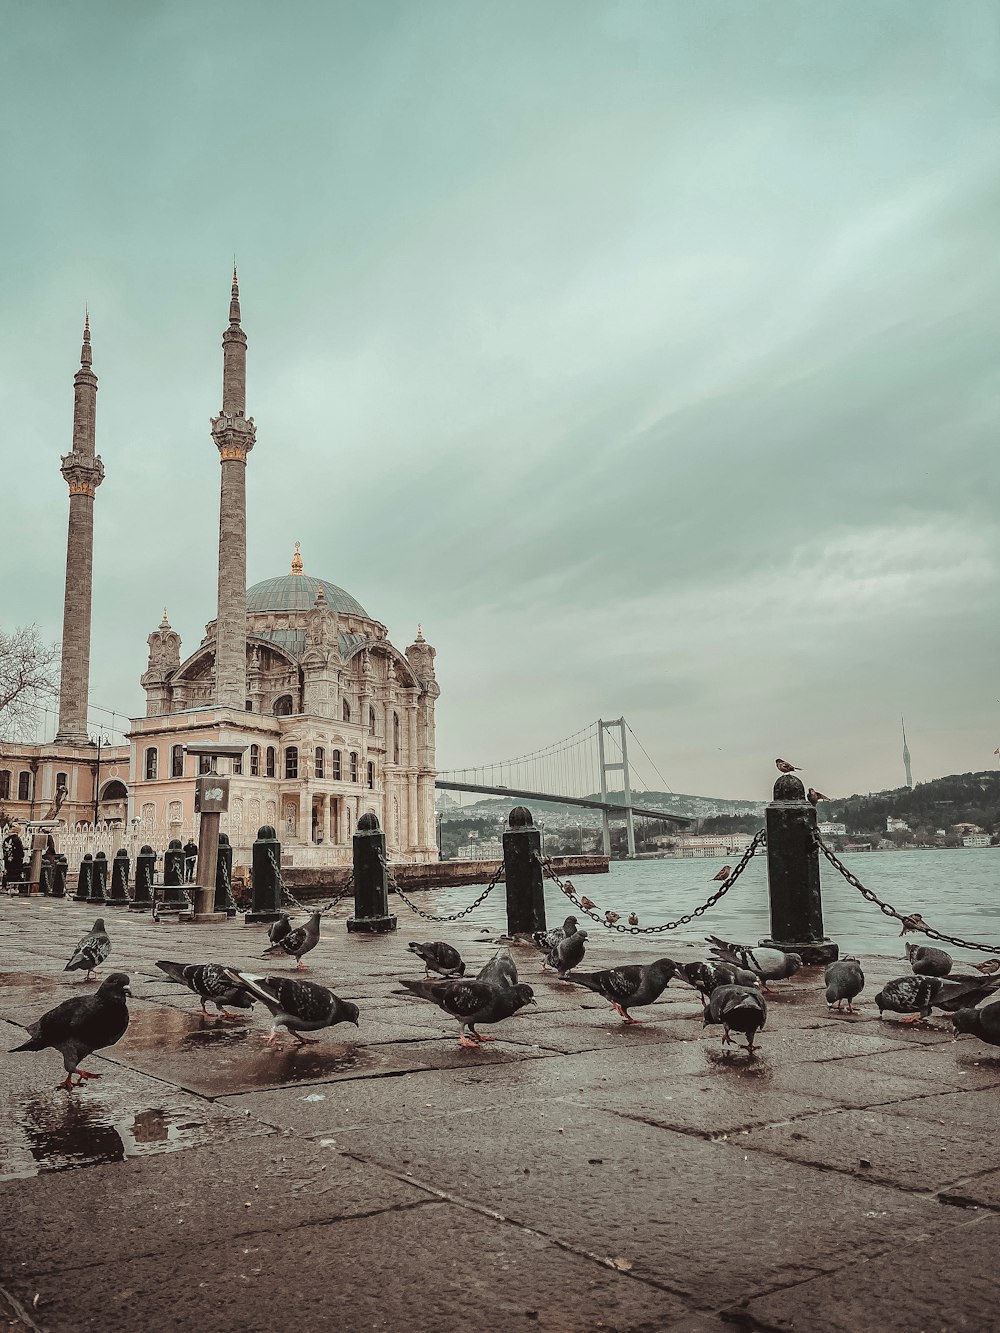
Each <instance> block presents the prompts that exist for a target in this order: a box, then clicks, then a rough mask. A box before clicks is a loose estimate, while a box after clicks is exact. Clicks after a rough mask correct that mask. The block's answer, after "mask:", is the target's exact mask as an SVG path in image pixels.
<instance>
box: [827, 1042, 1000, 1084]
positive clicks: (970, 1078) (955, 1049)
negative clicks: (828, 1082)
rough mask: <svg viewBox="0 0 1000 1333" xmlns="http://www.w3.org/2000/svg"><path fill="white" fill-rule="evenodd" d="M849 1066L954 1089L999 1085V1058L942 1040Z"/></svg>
mask: <svg viewBox="0 0 1000 1333" xmlns="http://www.w3.org/2000/svg"><path fill="white" fill-rule="evenodd" d="M851 1063H852V1064H854V1065H856V1066H857V1067H858V1068H859V1069H865V1070H868V1071H869V1072H870V1073H875V1074H879V1075H888V1076H890V1077H891V1076H892V1075H894V1074H899V1075H900V1077H902V1078H909V1079H917V1080H919V1081H920V1082H927V1083H929V1084H934V1083H939V1084H945V1085H947V1086H949V1087H953V1088H989V1087H996V1086H997V1085H1000V1055H998V1056H982V1055H980V1054H978V1053H977V1054H976V1055H973V1054H972V1052H971V1049H970V1043H968V1042H956V1041H950V1040H949V1041H944V1042H940V1043H937V1044H935V1045H933V1046H920V1047H918V1048H913V1049H910V1050H905V1051H904V1050H897V1051H887V1052H885V1053H884V1054H882V1055H879V1056H862V1057H861V1058H860V1059H857V1060H852V1061H851Z"/></svg>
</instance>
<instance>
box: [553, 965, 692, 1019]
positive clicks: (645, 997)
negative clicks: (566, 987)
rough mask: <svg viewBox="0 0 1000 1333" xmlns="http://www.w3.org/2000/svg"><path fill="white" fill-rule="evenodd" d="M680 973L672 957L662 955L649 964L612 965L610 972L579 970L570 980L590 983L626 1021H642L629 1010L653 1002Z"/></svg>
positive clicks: (588, 987)
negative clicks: (613, 966) (672, 978)
mask: <svg viewBox="0 0 1000 1333" xmlns="http://www.w3.org/2000/svg"><path fill="white" fill-rule="evenodd" d="M676 975H677V964H676V963H675V962H674V961H673V959H672V958H658V959H657V960H656V962H655V963H649V964H647V965H645V966H639V965H635V964H632V965H629V966H627V967H615V968H611V969H610V970H609V971H607V972H578V973H577V975H576V976H575V977H569V978H568V980H569V981H570V982H572V984H573V985H574V986H586V987H587V989H588V990H592V991H596V992H597V994H598V995H603V996H604V998H605V999H606V1000H610V1001H611V1008H612V1009H613V1010H614V1011H615V1013H616V1014H618V1016H619V1017H620V1018H621V1019H622V1021H623V1022H625V1023H638V1022H639V1020H638V1019H637V1018H633V1017H632V1016H631V1014H630V1013H629V1010H630V1009H635V1008H638V1007H639V1006H640V1005H644V1004H653V1003H654V1001H656V1000H658V999H659V998H660V996H661V995H662V994H663V992H664V991H665V990H666V988H667V983H668V982H669V981H670V978H671V977H673V976H676Z"/></svg>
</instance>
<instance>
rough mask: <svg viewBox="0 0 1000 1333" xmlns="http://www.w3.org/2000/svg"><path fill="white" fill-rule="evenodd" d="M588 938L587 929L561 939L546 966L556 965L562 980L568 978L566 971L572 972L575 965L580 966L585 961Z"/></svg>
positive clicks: (546, 961) (557, 972)
mask: <svg viewBox="0 0 1000 1333" xmlns="http://www.w3.org/2000/svg"><path fill="white" fill-rule="evenodd" d="M586 938H587V932H586V931H585V930H577V931H575V932H574V933H573V934H572V935H567V937H566V938H565V939H564V940H562V941H560V943H559V944H557V945H556V947H555V948H554V949H553V950H552V952H551V953H550V954H549V956H548V957H547V958H546V960H545V963H544V966H545V967H554V968H555V969H556V974H557V976H558V977H559V980H560V981H565V980H566V973H567V972H571V971H572V970H573V968H574V967H579V965H580V964H581V963H582V962H583V955H584V954H585V953H586V947H585V944H584V941H585V940H586Z"/></svg>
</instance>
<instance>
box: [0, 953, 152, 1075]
mask: <svg viewBox="0 0 1000 1333" xmlns="http://www.w3.org/2000/svg"><path fill="white" fill-rule="evenodd" d="M128 981H129V979H128V977H127V976H126V975H125V973H124V972H112V973H111V975H110V976H109V977H106V978H105V980H104V981H102V982H101V984H100V986H99V987H98V989H97V990H96V992H95V993H94V994H93V995H86V996H84V995H78V996H74V997H73V999H71V1000H63V1002H62V1004H57V1005H56V1007H55V1008H54V1009H50V1010H49V1012H48V1013H47V1014H42V1016H41V1018H40V1019H39V1020H38V1021H37V1023H32V1024H30V1026H29V1027H28V1033H29V1039H28V1041H26V1042H24V1043H23V1044H22V1045H20V1046H15V1047H14V1051H44V1050H48V1049H49V1048H51V1049H53V1050H56V1051H59V1052H60V1054H61V1055H62V1058H63V1068H64V1069H65V1070H66V1077H65V1079H64V1080H63V1081H62V1083H59V1084H57V1085H56V1086H57V1087H59V1088H65V1089H66V1091H67V1092H70V1091H71V1090H72V1089H73V1088H78V1087H79V1086H80V1084H81V1083H82V1082H83V1081H84V1079H87V1078H100V1077H101V1076H100V1074H92V1073H90V1072H89V1071H88V1070H86V1069H81V1068H80V1067H79V1066H80V1062H81V1060H85V1059H86V1058H87V1056H88V1055H91V1054H93V1052H94V1051H100V1050H103V1049H104V1048H105V1047H106V1046H114V1044H115V1042H117V1041H120V1040H121V1038H122V1037H123V1036H124V1035H125V1032H126V1030H127V1028H128V1005H127V1004H126V1003H125V997H126V996H127V995H131V994H132V992H131V991H130V990H129V988H128ZM11 1054H13V1051H12V1052H11ZM74 1075H75V1076H76V1082H75V1083H74V1082H73V1077H74Z"/></svg>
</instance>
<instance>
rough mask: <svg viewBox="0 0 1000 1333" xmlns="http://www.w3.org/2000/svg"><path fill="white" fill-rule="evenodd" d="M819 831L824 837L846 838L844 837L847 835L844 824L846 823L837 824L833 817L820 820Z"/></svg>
mask: <svg viewBox="0 0 1000 1333" xmlns="http://www.w3.org/2000/svg"><path fill="white" fill-rule="evenodd" d="M819 831H820V833H822V834H823V836H824V838H830V837H833V838H846V837H847V825H846V824H839V823H837V821H836V820H833V819H824V820H823V821H822V823H821V824H820V826H819Z"/></svg>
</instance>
